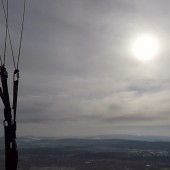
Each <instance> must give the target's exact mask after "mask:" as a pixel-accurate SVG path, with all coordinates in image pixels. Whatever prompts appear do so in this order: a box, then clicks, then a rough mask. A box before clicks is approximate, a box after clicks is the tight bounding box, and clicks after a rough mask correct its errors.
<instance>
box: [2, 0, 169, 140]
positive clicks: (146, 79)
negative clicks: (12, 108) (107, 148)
mask: <svg viewBox="0 0 170 170" xmlns="http://www.w3.org/2000/svg"><path fill="white" fill-rule="evenodd" d="M23 2H24V1H23V0H15V1H12V0H9V29H10V33H11V38H12V42H13V48H14V52H15V56H16V57H17V53H18V46H19V38H20V30H21V21H22V11H23ZM169 6H170V1H169V0H142V1H139V0H105V1H103V0H48V1H47V0H27V4H26V14H25V25H24V34H23V43H22V51H21V60H20V65H19V69H20V84H19V96H18V113H17V122H18V128H17V135H18V136H37V137H38V136H45V137H61V136H62V137H65V136H97V135H111V134H130V135H159V136H160V135H162V136H170V133H169V132H170V72H169V68H170V48H169V40H170V10H169ZM0 8H1V9H0V54H1V55H2V56H3V50H4V36H5V20H4V15H3V10H2V5H0ZM143 33H147V34H149V35H152V36H154V37H156V38H157V40H158V42H159V52H158V53H157V55H156V57H155V58H153V59H152V60H151V61H148V62H141V61H139V60H138V59H137V58H136V57H135V56H134V54H133V53H132V51H131V46H132V42H133V41H134V40H135V38H136V37H137V36H138V35H140V34H143ZM6 67H7V69H8V72H9V91H10V94H11V96H12V83H11V82H12V74H13V63H12V57H11V51H10V46H9V41H8V48H7V59H6ZM3 107H4V106H3V103H2V102H1V103H0V110H1V111H0V112H1V114H0V122H1V124H0V125H1V128H0V136H3V126H2V122H3V119H4V118H3Z"/></svg>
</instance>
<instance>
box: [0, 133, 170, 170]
mask: <svg viewBox="0 0 170 170" xmlns="http://www.w3.org/2000/svg"><path fill="white" fill-rule="evenodd" d="M116 137H118V136H116ZM116 137H113V136H112V137H111V136H110V137H107V139H104V136H100V137H91V138H34V137H21V138H18V145H19V164H18V170H40V169H41V170H170V161H169V160H170V140H169V139H168V138H161V137H160V138H159V137H148V138H147V137H139V138H137V137H135V136H133V137H132V136H126V137H124V139H123V138H122V139H115V138H116ZM119 137H120V136H119ZM128 138H129V139H128ZM134 138H135V139H136V140H134ZM142 139H145V140H142ZM0 167H1V168H2V167H3V168H4V140H3V138H0ZM2 170H4V169H2Z"/></svg>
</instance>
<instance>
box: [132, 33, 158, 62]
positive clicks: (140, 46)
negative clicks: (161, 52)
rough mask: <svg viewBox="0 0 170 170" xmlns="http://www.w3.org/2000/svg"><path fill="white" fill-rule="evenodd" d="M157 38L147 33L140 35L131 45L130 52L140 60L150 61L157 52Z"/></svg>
mask: <svg viewBox="0 0 170 170" xmlns="http://www.w3.org/2000/svg"><path fill="white" fill-rule="evenodd" d="M158 47H159V46H158V40H157V39H156V38H155V37H153V36H151V35H147V34H143V35H140V36H139V37H137V38H136V40H135V41H134V42H133V45H132V52H133V54H134V55H135V57H136V58H137V59H139V60H141V61H150V60H151V59H153V58H154V57H155V56H156V55H157V53H158Z"/></svg>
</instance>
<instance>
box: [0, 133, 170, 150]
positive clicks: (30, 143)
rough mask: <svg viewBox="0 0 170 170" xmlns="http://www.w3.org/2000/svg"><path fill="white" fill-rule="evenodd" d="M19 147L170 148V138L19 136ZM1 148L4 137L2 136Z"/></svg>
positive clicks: (1, 147) (0, 139)
mask: <svg viewBox="0 0 170 170" xmlns="http://www.w3.org/2000/svg"><path fill="white" fill-rule="evenodd" d="M17 141H18V147H19V148H66V147H67V148H75V149H76V148H79V149H81V148H87V149H88V148H97V147H100V148H101V147H103V148H120V149H156V150H159V149H160V150H170V138H168V137H156V136H151V137H149V136H132V135H103V136H93V137H84V138H78V137H77V138H76V137H74V138H47V137H40V138H38V137H19V138H18V139H17ZM0 149H4V139H3V138H0Z"/></svg>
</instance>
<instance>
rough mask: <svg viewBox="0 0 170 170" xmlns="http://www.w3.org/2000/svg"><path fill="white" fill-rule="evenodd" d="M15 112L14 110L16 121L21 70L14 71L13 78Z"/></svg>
mask: <svg viewBox="0 0 170 170" xmlns="http://www.w3.org/2000/svg"><path fill="white" fill-rule="evenodd" d="M13 81H14V84H13V107H12V108H13V110H14V120H16V110H17V99H18V83H19V70H18V69H17V70H15V71H14V78H13Z"/></svg>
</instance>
